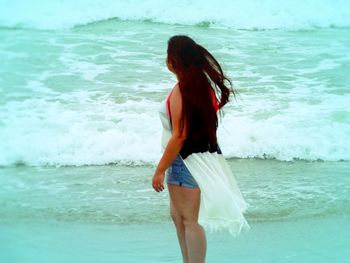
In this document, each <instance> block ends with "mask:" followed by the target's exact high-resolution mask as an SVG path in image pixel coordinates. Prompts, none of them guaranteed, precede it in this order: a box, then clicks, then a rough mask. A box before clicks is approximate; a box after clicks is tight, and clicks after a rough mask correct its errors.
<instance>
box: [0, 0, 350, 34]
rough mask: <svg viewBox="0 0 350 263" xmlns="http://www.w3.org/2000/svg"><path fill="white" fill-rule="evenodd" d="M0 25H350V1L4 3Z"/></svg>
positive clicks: (54, 0)
mask: <svg viewBox="0 0 350 263" xmlns="http://www.w3.org/2000/svg"><path fill="white" fill-rule="evenodd" d="M0 5H1V9H0V25H1V26H5V27H33V28H39V29H57V28H70V27H73V26H76V25H84V24H88V23H91V22H97V21H103V20H107V19H111V18H119V19H123V20H124V19H127V20H151V21H155V22H163V23H171V24H175V23H178V24H187V25H193V24H198V23H208V24H211V25H214V26H219V27H231V28H241V29H275V28H292V29H299V28H310V27H348V26H350V20H349V19H348V18H349V17H350V2H349V1H348V0H333V1H331V0H322V1H319V0H296V1H293V0H288V1H279V2H278V1H272V0H263V1H253V0H249V1H244V0H234V1H232V0H219V1H206V0H199V1H187V0H178V1H165V0H146V1H143V0H119V1H113V0H103V1H93V0H80V1H59V0H45V1H43V0H42V1H39V0H37V1H25V0H13V1H10V2H9V1H4V0H0Z"/></svg>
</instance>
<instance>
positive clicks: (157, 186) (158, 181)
mask: <svg viewBox="0 0 350 263" xmlns="http://www.w3.org/2000/svg"><path fill="white" fill-rule="evenodd" d="M164 176H165V175H164V172H158V171H156V172H155V173H154V175H153V179H152V186H153V188H154V190H156V191H157V192H161V191H163V190H164Z"/></svg>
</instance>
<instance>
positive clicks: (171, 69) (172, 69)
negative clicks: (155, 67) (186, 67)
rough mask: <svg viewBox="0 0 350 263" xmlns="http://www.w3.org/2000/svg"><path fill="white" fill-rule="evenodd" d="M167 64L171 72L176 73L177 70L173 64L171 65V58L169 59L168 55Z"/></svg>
mask: <svg viewBox="0 0 350 263" xmlns="http://www.w3.org/2000/svg"><path fill="white" fill-rule="evenodd" d="M165 61H166V65H167V67H168V69H169V70H170V71H171V72H173V73H175V71H174V68H173V66H172V65H171V63H170V61H169V59H168V56H167V57H166V60H165Z"/></svg>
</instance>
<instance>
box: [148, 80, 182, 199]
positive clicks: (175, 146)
mask: <svg viewBox="0 0 350 263" xmlns="http://www.w3.org/2000/svg"><path fill="white" fill-rule="evenodd" d="M170 111H171V124H172V136H171V138H170V140H169V142H168V144H167V146H166V147H165V149H164V152H163V156H162V158H161V159H160V161H159V163H158V166H157V168H156V171H155V177H160V178H154V180H153V181H155V179H156V182H154V183H153V187H154V188H155V190H156V191H157V189H158V190H160V191H161V190H162V189H164V185H163V181H162V179H164V173H165V170H166V169H167V168H168V167H169V166H170V165H171V163H172V162H173V161H174V160H175V158H176V156H177V154H178V153H179V152H180V150H181V148H182V146H183V144H184V142H185V140H186V137H187V125H186V122H185V123H184V129H183V132H182V134H180V120H181V114H182V97H181V92H180V88H179V85H178V84H177V85H176V86H175V87H174V90H173V92H172V94H171V97H170ZM162 177H163V178H162ZM159 184H161V185H159ZM155 185H156V186H155ZM157 192H158V191H157Z"/></svg>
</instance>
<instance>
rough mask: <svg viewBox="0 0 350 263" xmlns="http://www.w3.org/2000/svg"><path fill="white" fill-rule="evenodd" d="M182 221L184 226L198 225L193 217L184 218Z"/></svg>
mask: <svg viewBox="0 0 350 263" xmlns="http://www.w3.org/2000/svg"><path fill="white" fill-rule="evenodd" d="M182 222H183V224H184V226H185V227H186V228H192V227H199V224H198V221H197V220H196V219H193V218H184V219H183V220H182Z"/></svg>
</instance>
